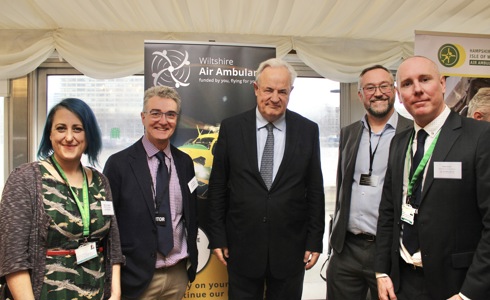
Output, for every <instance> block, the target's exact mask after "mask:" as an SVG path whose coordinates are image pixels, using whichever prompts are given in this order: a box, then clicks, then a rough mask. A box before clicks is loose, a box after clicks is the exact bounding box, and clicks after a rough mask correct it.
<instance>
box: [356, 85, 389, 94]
mask: <svg viewBox="0 0 490 300" xmlns="http://www.w3.org/2000/svg"><path fill="white" fill-rule="evenodd" d="M376 89H379V91H380V92H381V93H383V94H388V93H391V92H392V91H393V84H389V83H383V84H380V85H366V86H365V87H363V88H362V90H363V91H364V93H365V94H366V95H373V94H375V93H376Z"/></svg>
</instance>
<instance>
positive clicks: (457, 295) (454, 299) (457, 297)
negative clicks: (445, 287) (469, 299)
mask: <svg viewBox="0 0 490 300" xmlns="http://www.w3.org/2000/svg"><path fill="white" fill-rule="evenodd" d="M465 296H466V295H465ZM447 300H463V298H461V296H460V295H459V294H456V295H454V296H452V297H451V298H449V299H447Z"/></svg>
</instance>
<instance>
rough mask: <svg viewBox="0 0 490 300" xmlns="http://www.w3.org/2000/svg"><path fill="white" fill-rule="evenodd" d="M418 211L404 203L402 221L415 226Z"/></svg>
mask: <svg viewBox="0 0 490 300" xmlns="http://www.w3.org/2000/svg"><path fill="white" fill-rule="evenodd" d="M416 212H417V210H416V209H415V208H413V207H412V206H411V205H410V204H407V203H404V204H403V205H402V217H401V220H402V221H403V222H405V223H408V224H410V225H413V220H414V218H415V214H416Z"/></svg>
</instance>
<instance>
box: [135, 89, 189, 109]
mask: <svg viewBox="0 0 490 300" xmlns="http://www.w3.org/2000/svg"><path fill="white" fill-rule="evenodd" d="M154 96H158V97H161V98H168V99H172V100H174V101H175V103H177V113H180V107H181V102H182V101H181V100H180V96H179V93H177V91H176V90H175V89H174V88H172V87H169V86H165V85H157V86H153V87H151V88H149V89H147V90H146V91H145V96H144V100H143V111H145V110H146V104H148V100H149V99H150V98H152V97H154Z"/></svg>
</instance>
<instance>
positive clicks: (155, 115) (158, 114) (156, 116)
mask: <svg viewBox="0 0 490 300" xmlns="http://www.w3.org/2000/svg"><path fill="white" fill-rule="evenodd" d="M144 113H145V114H149V115H150V118H151V119H152V120H153V121H159V120H160V119H161V118H162V116H163V115H165V119H166V120H169V121H173V120H175V119H177V116H178V115H179V114H178V113H176V112H175V111H173V110H171V111H167V112H162V111H159V110H152V111H149V112H146V111H144Z"/></svg>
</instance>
